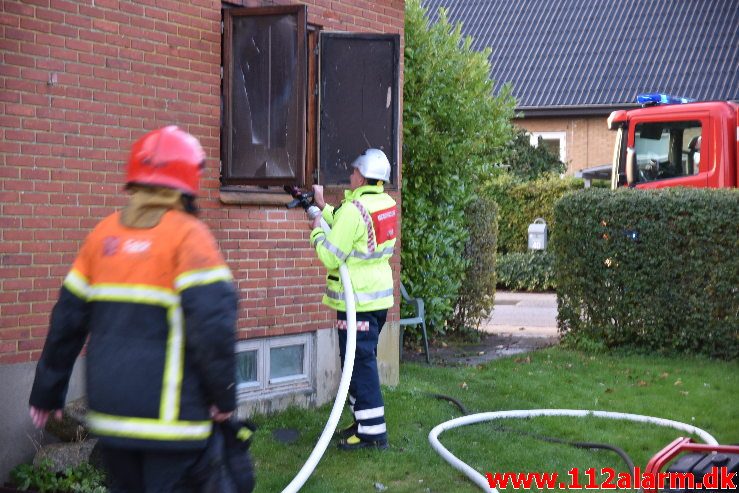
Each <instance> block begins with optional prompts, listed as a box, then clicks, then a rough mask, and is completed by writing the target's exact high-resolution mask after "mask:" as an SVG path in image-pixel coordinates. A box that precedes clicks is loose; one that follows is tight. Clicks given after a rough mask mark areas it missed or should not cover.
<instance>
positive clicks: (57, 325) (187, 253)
mask: <svg viewBox="0 0 739 493" xmlns="http://www.w3.org/2000/svg"><path fill="white" fill-rule="evenodd" d="M235 325H236V295H235V291H234V288H233V285H232V276H231V272H230V270H229V269H228V267H227V266H226V265H225V263H224V261H223V258H222V257H221V254H220V252H219V251H218V247H217V245H216V242H215V240H214V238H213V236H212V235H211V233H210V231H209V230H208V228H207V227H206V226H205V225H204V224H203V223H202V222H200V221H198V220H197V219H196V218H194V217H193V216H190V215H188V214H186V213H184V212H180V211H176V210H171V211H169V212H167V213H166V214H165V215H164V216H163V217H162V219H161V221H160V222H159V224H157V225H156V226H155V227H153V228H149V229H135V228H127V227H125V226H123V225H121V223H120V214H119V213H115V214H112V215H111V216H108V217H107V218H106V219H104V220H103V221H101V222H100V223H99V224H98V225H97V226H96V227H95V229H94V230H93V231H92V232H91V233H90V235H89V236H88V237H87V239H86V240H85V242H84V244H83V246H82V249H81V251H80V253H79V255H78V257H77V259H76V260H75V262H74V265H73V267H72V270H71V271H70V272H69V274H68V275H67V277H66V279H65V280H64V284H63V286H62V291H61V294H60V297H59V300H58V302H57V303H56V305H55V307H54V310H53V312H52V319H51V326H50V329H49V335H48V337H47V342H46V345H45V346H44V351H43V353H42V356H41V359H40V361H39V363H38V367H37V373H36V379H35V381H34V386H33V390H32V392H31V398H30V403H31V405H33V406H36V407H39V408H42V409H59V408H61V407H62V406H63V404H64V399H65V394H66V390H67V389H66V385H67V382H68V380H69V375H70V374H71V370H72V367H73V365H74V360H75V358H76V356H77V354H79V351H80V349H81V348H82V345H83V344H84V342H85V339H86V337H87V335H88V333H89V337H90V338H89V342H88V351H87V363H86V366H87V394H88V395H87V397H88V405H89V413H88V417H87V418H88V426H89V428H90V430H91V431H92V432H93V433H95V434H96V435H98V436H99V437H100V439H101V440H103V441H105V442H106V443H108V444H112V445H116V446H122V447H141V448H154V449H162V448H167V449H192V448H202V447H203V446H204V445H205V443H206V440H207V438H208V436H209V435H210V432H211V426H212V423H211V420H210V414H209V408H210V406H211V405H213V404H215V405H216V406H217V407H218V408H219V409H220V410H221V411H224V412H228V411H231V410H233V409H234V408H235V405H236V400H235V388H234V387H235V386H234V378H235V368H234V328H235Z"/></svg>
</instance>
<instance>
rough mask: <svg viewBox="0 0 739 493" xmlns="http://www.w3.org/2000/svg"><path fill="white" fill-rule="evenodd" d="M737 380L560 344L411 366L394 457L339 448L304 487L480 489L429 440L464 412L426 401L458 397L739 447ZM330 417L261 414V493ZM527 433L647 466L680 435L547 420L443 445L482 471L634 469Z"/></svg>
mask: <svg viewBox="0 0 739 493" xmlns="http://www.w3.org/2000/svg"><path fill="white" fill-rule="evenodd" d="M737 383H739V363H737V362H720V361H711V360H707V359H698V358H687V357H676V358H664V357H646V356H609V355H600V354H599V355H588V354H583V353H578V352H573V351H568V350H564V349H561V348H550V349H546V350H542V351H537V352H534V353H528V354H527V355H524V356H518V357H511V358H506V359H502V360H496V361H493V362H491V363H488V364H486V365H483V366H474V367H467V366H465V367H428V366H424V365H421V364H403V365H402V366H401V372H400V384H399V385H398V386H397V387H394V388H390V387H384V388H383V395H384V397H385V410H386V415H387V420H388V431H389V438H390V449H389V450H387V451H384V452H380V451H359V452H351V453H347V452H341V451H339V450H337V449H336V448H335V447H334V446H333V444H332V445H331V446H329V448H328V450H327V451H326V454H325V455H324V456H323V458H322V459H321V461H320V462H319V464H318V466H317V468H316V470H315V472H314V473H313V475H312V476H311V477H310V478H309V480H308V482H307V483H306V484H305V486H304V487H303V489H302V490H301V491H303V492H315V493H319V492H320V493H327V492H328V493H330V492H337V493H338V492H341V493H344V492H374V491H388V492H439V493H442V492H443V493H449V492H455V493H456V492H474V491H480V489H479V488H478V487H477V486H475V485H474V484H473V483H472V482H471V481H469V480H468V479H467V478H466V477H465V476H463V475H462V474H460V473H458V472H457V471H456V470H455V469H453V468H452V467H451V466H449V465H448V464H447V463H446V462H445V461H444V460H443V459H442V458H441V457H440V456H438V455H437V454H436V452H434V451H433V449H432V448H431V446H430V445H429V442H428V433H429V431H430V430H431V429H432V428H433V427H434V426H436V425H437V424H439V423H441V422H443V421H446V420H449V419H452V418H456V417H459V416H461V415H462V413H461V411H460V410H459V408H458V407H457V406H456V405H454V404H453V403H451V402H449V401H446V400H442V399H438V398H434V397H432V396H431V395H430V394H435V393H436V394H444V395H448V396H451V397H454V398H456V399H458V400H459V401H460V402H461V403H463V404H464V406H465V407H466V408H467V409H468V410H469V412H471V413H476V412H487V411H500V410H512V409H539V408H561V409H591V410H603V411H617V412H627V413H634V414H644V415H649V416H656V417H661V418H667V419H672V420H675V421H680V422H683V423H689V424H693V425H695V426H697V427H699V428H701V429H703V430H705V431H707V432H708V433H710V434H712V435H713V436H714V437H715V438H716V439H717V440H718V441H719V443H722V444H736V443H739V398H737V396H736V388H737ZM329 412H330V405H326V406H323V407H321V408H319V409H312V410H302V409H289V410H287V411H285V412H282V413H280V414H277V415H271V416H257V417H255V420H256V422H257V423H258V424H259V426H260V429H259V431H258V432H257V434H256V438H255V442H254V445H253V449H252V454H253V458H254V460H255V462H256V470H257V487H256V490H255V491H256V492H277V491H281V490H282V489H283V488H284V487H285V486H286V485H287V484H288V483H289V482H290V481H291V480H292V478H293V477H294V476H295V474H296V473H297V472H298V470H299V469H300V467H301V466H302V465H303V462H304V461H305V460H306V459H307V458H308V456H309V454H310V452H311V450H312V448H313V446H314V445H315V443H316V441H317V439H318V436H319V435H320V433H321V431H322V430H323V427H324V425H325V421H326V419H327V418H328V415H329ZM344 417H345V419H344V421H343V422H342V424H341V425H342V426H343V425H346V424H348V422H349V418H348V414H347V413H345V416H344ZM501 427H505V429H500V428H501ZM280 428H292V429H297V430H299V432H300V438H299V439H298V440H297V441H296V442H295V443H292V444H283V443H280V442H278V441H277V440H276V439H275V438H273V435H272V432H273V431H274V430H276V429H280ZM530 433H537V434H543V435H547V436H551V437H556V438H562V439H568V440H573V441H587V442H600V443H608V444H611V445H616V446H618V447H621V448H622V449H624V450H625V451H626V452H627V453H628V454H629V455H630V456H631V458H632V459H633V460H634V463H635V464H636V465H637V466H641V467H642V469H643V468H644V466H645V465H646V462H647V460H648V459H649V458H650V457H651V456H652V455H654V454H655V453H656V452H657V451H659V450H660V449H661V448H662V447H663V446H665V445H666V444H667V443H669V442H671V441H672V440H673V439H675V438H676V437H677V436H680V434H681V432H679V431H677V430H672V429H666V428H660V427H657V426H653V425H642V424H634V423H631V422H626V421H614V420H606V419H596V418H586V419H583V418H566V417H546V418H534V419H528V420H505V421H504V422H503V421H496V422H488V423H482V424H477V425H471V426H467V427H463V428H458V429H455V430H450V431H447V432H445V433H443V434H442V435H441V437H440V439H441V442H442V444H444V446H445V447H447V448H448V449H449V450H450V451H451V452H452V453H453V454H455V455H456V456H457V457H459V458H460V459H462V460H464V461H465V462H467V463H468V464H469V465H470V466H472V467H473V468H475V469H477V470H478V471H480V472H481V473H485V472H496V471H501V472H502V471H514V472H525V471H531V472H554V471H557V472H559V474H560V475H566V474H567V471H569V470H570V469H572V468H573V467H577V468H579V469H580V471H584V470H585V469H586V468H588V467H595V468H597V469H600V468H602V467H611V468H614V469H615V470H616V471H626V466H625V465H624V464H623V462H622V460H621V459H620V458H619V457H618V456H617V455H616V454H615V453H613V452H610V451H602V450H599V451H589V450H581V449H576V448H574V447H570V446H567V445H561V444H556V443H549V442H545V441H541V440H539V439H536V438H533V437H531V436H529V435H528V434H530ZM582 474H583V472H581V478H582ZM601 479H603V478H602V477H600V478H599V480H601ZM581 482H583V481H581ZM384 488H387V489H386V490H384ZM511 491H513V490H511Z"/></svg>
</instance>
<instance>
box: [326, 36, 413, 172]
mask: <svg viewBox="0 0 739 493" xmlns="http://www.w3.org/2000/svg"><path fill="white" fill-rule="evenodd" d="M399 45H400V38H399V37H398V36H397V35H381V34H378V35H356V34H354V35H352V34H342V33H321V62H320V63H321V81H320V84H321V85H320V87H321V98H320V104H321V108H320V132H321V134H320V140H319V142H320V149H319V166H320V168H319V180H320V182H321V183H323V184H327V185H334V184H346V183H349V175H350V171H351V170H350V169H349V165H350V163H351V162H352V161H353V160H354V158H355V157H357V156H358V155H359V154H361V153H362V151H364V150H365V149H367V148H368V147H374V148H377V149H381V150H382V151H383V152H385V154H386V155H387V157H388V159H389V160H390V164H391V166H392V173H391V179H390V181H391V183H394V182H395V177H396V172H395V170H396V169H397V158H396V154H397V138H398V136H397V132H398V111H399V105H398V57H399Z"/></svg>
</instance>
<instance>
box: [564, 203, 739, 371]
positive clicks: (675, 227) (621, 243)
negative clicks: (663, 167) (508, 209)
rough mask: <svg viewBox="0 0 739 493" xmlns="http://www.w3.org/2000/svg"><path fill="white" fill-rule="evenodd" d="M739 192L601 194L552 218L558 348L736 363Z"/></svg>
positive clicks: (738, 353)
mask: <svg viewBox="0 0 739 493" xmlns="http://www.w3.org/2000/svg"><path fill="white" fill-rule="evenodd" d="M737 217H739V191H737V190H708V189H705V190H696V189H682V188H672V189H662V190H648V191H646V190H619V191H616V192H612V191H608V190H598V189H590V190H585V191H581V192H578V193H574V194H570V195H567V196H565V197H564V198H562V200H560V202H558V204H557V206H556V209H555V221H556V224H557V235H556V236H555V237H554V238H553V244H552V247H553V250H554V252H555V269H556V273H557V279H556V282H557V295H558V296H557V298H558V305H559V320H560V331H561V332H562V333H563V335H564V341H565V342H566V343H569V344H572V345H575V346H578V347H584V346H585V345H587V344H590V345H594V344H597V345H601V346H603V347H606V348H614V347H622V348H626V349H630V350H634V351H649V352H661V353H672V352H677V353H693V354H703V355H707V356H712V357H718V358H726V359H734V358H737V356H739V289H737V284H738V282H737V281H738V279H739V278H738V277H737V276H738V274H737V273H739V255H737V252H739V223H737V220H736V218H737Z"/></svg>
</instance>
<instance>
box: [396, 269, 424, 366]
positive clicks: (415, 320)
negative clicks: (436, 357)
mask: <svg viewBox="0 0 739 493" xmlns="http://www.w3.org/2000/svg"><path fill="white" fill-rule="evenodd" d="M400 294H401V295H402V296H403V301H404V302H406V303H408V304H409V305H411V306H412V307H413V311H414V316H413V317H411V318H401V319H400V359H401V361H402V360H403V333H404V332H405V329H404V327H405V326H406V325H420V326H421V330H422V331H423V347H424V350H425V354H426V363H429V364H430V363H431V358H430V356H429V339H428V336H427V335H426V318H425V317H426V312H425V310H424V304H423V300H422V299H421V298H411V296H410V295H409V294H408V291H406V289H405V286H403V283H402V282H401V283H400Z"/></svg>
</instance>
